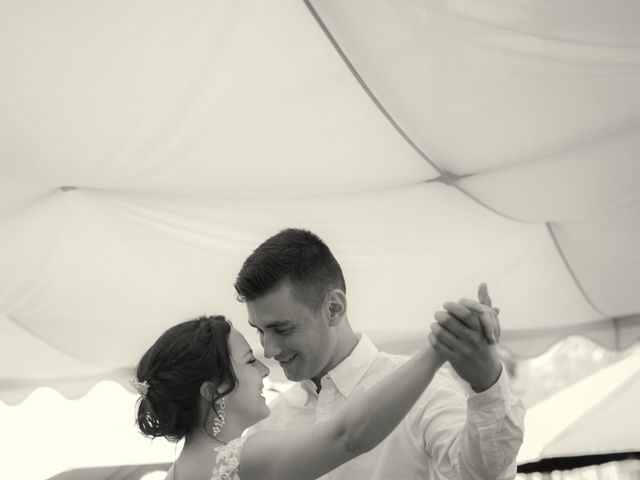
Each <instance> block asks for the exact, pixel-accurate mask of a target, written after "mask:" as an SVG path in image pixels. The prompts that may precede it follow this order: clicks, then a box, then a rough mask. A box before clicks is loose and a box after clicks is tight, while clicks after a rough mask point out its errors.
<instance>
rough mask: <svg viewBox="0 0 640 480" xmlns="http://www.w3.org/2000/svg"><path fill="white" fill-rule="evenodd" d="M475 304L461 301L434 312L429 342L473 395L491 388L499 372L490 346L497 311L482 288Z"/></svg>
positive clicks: (497, 327)
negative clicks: (472, 391) (466, 384)
mask: <svg viewBox="0 0 640 480" xmlns="http://www.w3.org/2000/svg"><path fill="white" fill-rule="evenodd" d="M478 300H479V302H477V301H475V300H470V299H461V300H460V301H458V302H447V303H445V304H444V308H445V311H439V312H436V313H435V315H434V318H435V319H436V320H437V322H435V323H433V324H432V325H431V333H430V334H429V341H430V343H431V345H432V346H433V348H434V349H436V350H437V351H438V352H440V353H441V354H442V355H443V357H444V358H446V359H447V360H448V361H449V363H450V364H451V366H452V367H453V368H454V370H455V371H456V372H457V373H458V375H460V377H461V378H463V379H464V380H465V381H466V382H468V383H469V385H470V386H471V388H472V389H473V390H474V391H476V392H482V391H484V390H486V389H488V388H489V387H491V386H492V385H493V384H494V383H495V382H496V380H497V379H498V377H499V376H500V372H501V371H502V365H501V363H500V360H499V358H498V354H497V352H496V348H495V346H494V344H495V343H496V341H497V339H498V338H499V335H500V323H499V321H498V316H497V312H498V310H497V309H494V308H492V307H491V298H490V297H489V293H488V291H487V287H486V284H481V285H480V287H479V289H478Z"/></svg>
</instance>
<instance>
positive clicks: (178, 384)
mask: <svg viewBox="0 0 640 480" xmlns="http://www.w3.org/2000/svg"><path fill="white" fill-rule="evenodd" d="M230 332H231V324H230V323H229V322H228V321H227V320H226V319H225V317H224V316H222V315H216V316H203V317H199V318H196V319H194V320H188V321H186V322H183V323H180V324H178V325H176V326H174V327H171V328H170V329H169V330H167V331H166V332H164V333H163V334H162V335H161V336H160V338H158V340H156V342H155V343H154V344H153V345H152V346H151V348H149V350H147V353H145V354H144V356H143V357H142V359H141V360H140V363H139V364H138V370H137V372H136V381H137V382H138V385H143V388H142V391H141V392H140V393H141V398H140V401H139V403H138V418H137V423H138V427H139V428H140V430H141V431H142V433H144V434H145V435H146V436H148V437H166V438H167V439H169V440H174V441H177V440H180V439H181V438H183V437H184V436H185V435H186V434H187V433H189V432H190V431H191V430H192V429H193V428H194V427H196V426H197V423H198V418H199V415H198V405H199V402H200V398H202V397H201V394H200V386H201V385H202V383H203V382H206V381H211V382H213V384H214V385H222V384H225V383H226V384H227V385H228V388H227V389H225V390H224V391H222V392H220V393H218V394H216V396H215V397H214V398H212V399H211V402H210V404H209V408H210V409H213V410H214V412H215V414H216V415H217V414H218V412H217V411H216V409H215V406H214V402H215V401H216V400H217V399H219V398H222V397H224V396H225V395H227V394H228V393H229V392H231V391H233V390H234V389H235V388H236V385H237V382H238V381H237V379H236V376H235V373H234V372H233V367H232V365H231V355H230V353H229V333H230ZM209 413H210V410H208V411H207V413H206V415H205V417H204V423H206V418H207V417H208V416H209ZM203 426H204V425H203Z"/></svg>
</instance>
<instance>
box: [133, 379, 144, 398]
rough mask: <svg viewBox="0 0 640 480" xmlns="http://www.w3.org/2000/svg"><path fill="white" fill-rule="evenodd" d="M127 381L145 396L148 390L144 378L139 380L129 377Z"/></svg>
mask: <svg viewBox="0 0 640 480" xmlns="http://www.w3.org/2000/svg"><path fill="white" fill-rule="evenodd" d="M129 383H130V384H131V386H132V387H133V388H135V389H136V391H137V392H138V393H139V394H140V395H142V396H143V397H146V395H147V392H148V391H149V384H148V383H147V381H146V380H145V381H144V382H139V381H138V379H137V378H130V379H129Z"/></svg>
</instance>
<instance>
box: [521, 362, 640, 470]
mask: <svg viewBox="0 0 640 480" xmlns="http://www.w3.org/2000/svg"><path fill="white" fill-rule="evenodd" d="M638 398H640V350H637V351H636V352H635V353H632V354H630V355H629V356H628V357H627V358H625V359H624V360H621V361H620V362H618V363H616V364H614V365H611V366H609V367H607V368H605V369H602V370H600V371H599V372H597V373H594V374H593V375H591V376H589V377H587V378H585V379H583V380H581V381H580V382H577V383H576V384H574V385H571V386H570V387H568V388H566V389H564V390H561V391H559V392H558V393H556V394H555V395H553V396H551V397H549V398H546V399H545V400H543V401H542V402H540V403H538V404H536V405H534V406H533V407H532V408H531V409H530V410H529V411H528V412H527V416H526V417H525V432H527V433H526V435H525V439H524V443H523V444H522V448H520V452H519V454H518V463H525V462H532V461H538V460H540V459H542V458H545V457H575V456H582V455H599V454H605V453H617V452H622V453H624V452H638V451H640V436H639V435H638V431H640V416H638V414H637V408H638V407H637V404H638Z"/></svg>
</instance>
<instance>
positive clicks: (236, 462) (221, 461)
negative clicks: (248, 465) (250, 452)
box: [211, 436, 247, 480]
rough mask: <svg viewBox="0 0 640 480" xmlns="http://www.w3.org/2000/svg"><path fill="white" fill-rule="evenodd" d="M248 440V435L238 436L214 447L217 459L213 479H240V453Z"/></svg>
mask: <svg viewBox="0 0 640 480" xmlns="http://www.w3.org/2000/svg"><path fill="white" fill-rule="evenodd" d="M246 440H247V437H246V436H243V437H238V438H236V439H234V440H231V441H230V442H229V443H228V444H226V445H222V446H220V447H216V448H215V449H214V450H215V452H216V460H215V465H214V467H213V474H212V476H211V480H240V477H239V475H238V469H239V466H240V454H241V452H242V447H243V446H244V442H245V441H246Z"/></svg>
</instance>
